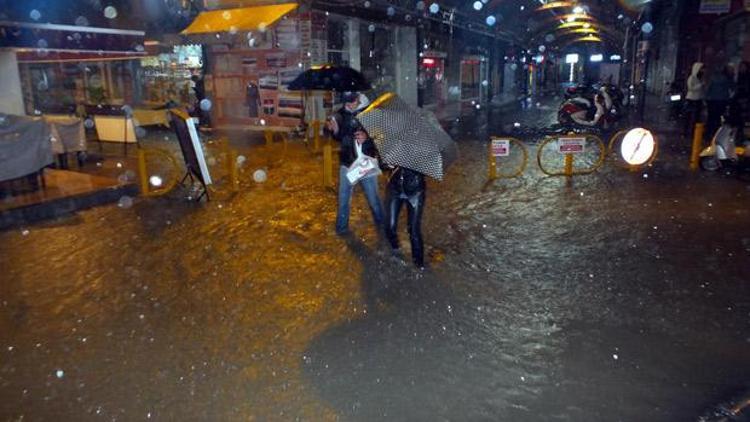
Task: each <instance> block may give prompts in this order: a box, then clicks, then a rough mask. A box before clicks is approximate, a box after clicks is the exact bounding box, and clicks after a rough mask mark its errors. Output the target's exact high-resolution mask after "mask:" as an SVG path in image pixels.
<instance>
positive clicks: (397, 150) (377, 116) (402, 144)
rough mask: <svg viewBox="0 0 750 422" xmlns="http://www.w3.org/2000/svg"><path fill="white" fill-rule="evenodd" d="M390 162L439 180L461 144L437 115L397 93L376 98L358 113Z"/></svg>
mask: <svg viewBox="0 0 750 422" xmlns="http://www.w3.org/2000/svg"><path fill="white" fill-rule="evenodd" d="M357 119H359V121H360V123H361V124H362V126H364V128H365V129H366V130H367V132H368V133H369V134H370V136H371V137H372V138H373V139H374V140H375V143H376V144H377V146H378V151H379V152H380V156H381V158H382V159H383V161H385V162H386V163H388V164H392V165H397V166H402V167H406V168H409V169H412V170H415V171H418V172H420V173H422V174H425V175H427V176H430V177H432V178H434V179H437V180H443V176H444V174H445V169H446V168H447V167H448V166H449V165H450V164H451V163H452V162H453V161H455V159H456V158H457V157H458V147H457V146H456V143H455V142H453V139H452V138H451V137H450V135H448V134H447V133H446V132H445V130H443V128H442V127H441V126H440V123H439V122H438V120H437V118H435V115H434V114H432V113H430V112H429V111H427V110H423V109H421V108H417V107H413V106H411V105H409V104H407V103H406V102H405V101H404V100H402V99H401V98H399V97H398V96H396V95H395V94H392V93H388V94H384V95H382V96H380V97H379V98H378V99H377V100H375V101H373V102H372V104H370V106H369V107H367V108H366V109H365V110H363V111H362V112H361V113H360V114H359V115H357Z"/></svg>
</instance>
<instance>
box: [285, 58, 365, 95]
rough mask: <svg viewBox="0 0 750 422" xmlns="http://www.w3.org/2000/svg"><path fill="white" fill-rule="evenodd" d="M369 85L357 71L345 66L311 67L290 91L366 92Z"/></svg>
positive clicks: (297, 79) (290, 85)
mask: <svg viewBox="0 0 750 422" xmlns="http://www.w3.org/2000/svg"><path fill="white" fill-rule="evenodd" d="M370 89H372V86H370V83H369V82H367V80H366V79H365V77H364V76H362V74H361V73H359V72H358V71H356V70H354V69H352V68H351V67H346V66H335V65H329V64H327V65H323V66H313V67H312V68H310V69H308V70H306V71H304V72H302V73H301V74H300V75H299V76H297V77H296V78H295V79H294V80H293V81H292V82H291V83H290V84H289V90H290V91H303V90H310V91H313V90H320V91H337V92H345V91H367V90H370Z"/></svg>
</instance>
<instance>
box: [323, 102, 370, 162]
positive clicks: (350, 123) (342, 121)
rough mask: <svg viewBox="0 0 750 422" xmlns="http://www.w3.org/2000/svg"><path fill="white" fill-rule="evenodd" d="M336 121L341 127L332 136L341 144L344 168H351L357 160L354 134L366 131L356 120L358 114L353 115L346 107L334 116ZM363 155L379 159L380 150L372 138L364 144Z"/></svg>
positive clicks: (341, 157) (341, 160)
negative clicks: (358, 131)
mask: <svg viewBox="0 0 750 422" xmlns="http://www.w3.org/2000/svg"><path fill="white" fill-rule="evenodd" d="M333 117H334V118H335V119H336V123H338V126H339V132H338V133H336V134H331V135H332V136H333V139H335V140H336V141H337V142H338V143H339V144H341V150H340V151H339V162H340V163H341V165H342V166H346V167H349V166H351V165H352V163H353V162H354V160H356V159H357V149H356V147H355V146H354V143H355V142H356V141H355V140H354V132H356V131H357V130H359V129H361V130H364V128H363V127H362V125H361V124H360V123H359V121H358V120H357V118H356V112H354V113H352V112H351V111H349V110H347V109H346V108H345V107H342V108H341V110H339V111H338V112H336V114H334V115H333ZM362 153H363V154H365V155H368V156H370V157H373V158H378V149H377V147H375V142H373V140H372V139H371V138H369V137H368V138H367V140H366V141H365V142H364V143H363V144H362Z"/></svg>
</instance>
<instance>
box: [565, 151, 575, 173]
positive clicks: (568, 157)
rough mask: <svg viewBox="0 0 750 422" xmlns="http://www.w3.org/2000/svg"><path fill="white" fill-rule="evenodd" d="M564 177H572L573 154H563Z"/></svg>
mask: <svg viewBox="0 0 750 422" xmlns="http://www.w3.org/2000/svg"><path fill="white" fill-rule="evenodd" d="M565 176H567V177H571V176H573V154H565Z"/></svg>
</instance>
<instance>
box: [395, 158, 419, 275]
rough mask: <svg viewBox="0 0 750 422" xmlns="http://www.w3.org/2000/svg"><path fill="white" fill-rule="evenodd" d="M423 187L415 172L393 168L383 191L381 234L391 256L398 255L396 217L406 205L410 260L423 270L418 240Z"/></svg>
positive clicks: (402, 168) (417, 173)
mask: <svg viewBox="0 0 750 422" xmlns="http://www.w3.org/2000/svg"><path fill="white" fill-rule="evenodd" d="M425 191H426V183H425V179H424V175H423V174H422V173H419V172H417V171H414V170H411V169H408V168H404V167H395V168H394V170H393V171H392V172H391V176H390V179H388V185H387V186H386V191H385V210H386V226H385V234H386V237H387V238H388V241H389V242H390V244H391V248H393V250H394V252H397V251H399V242H398V234H397V226H398V216H399V214H400V213H401V208H402V206H403V205H404V204H405V205H406V213H407V220H406V221H407V230H408V232H409V240H410V241H411V258H412V261H413V262H414V265H416V266H417V267H418V268H420V269H424V243H423V240H422V213H423V212H424V205H425Z"/></svg>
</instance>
